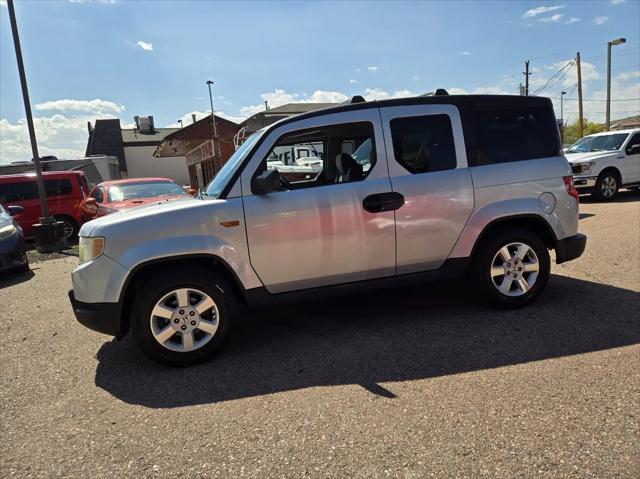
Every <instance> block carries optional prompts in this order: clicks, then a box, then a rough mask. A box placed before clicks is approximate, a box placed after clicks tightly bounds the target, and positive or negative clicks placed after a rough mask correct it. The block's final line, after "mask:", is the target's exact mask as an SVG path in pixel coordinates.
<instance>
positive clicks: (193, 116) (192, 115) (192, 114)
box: [191, 113, 196, 123]
mask: <svg viewBox="0 0 640 479" xmlns="http://www.w3.org/2000/svg"><path fill="white" fill-rule="evenodd" d="M195 122H196V114H195V113H191V123H195Z"/></svg>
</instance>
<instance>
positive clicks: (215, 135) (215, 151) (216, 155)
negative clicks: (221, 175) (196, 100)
mask: <svg viewBox="0 0 640 479" xmlns="http://www.w3.org/2000/svg"><path fill="white" fill-rule="evenodd" d="M211 85H213V82H212V81H211V80H208V81H207V86H208V87H209V103H210V104H211V123H213V130H212V131H213V176H216V173H217V171H216V159H218V158H219V154H220V148H218V132H217V129H216V116H215V114H214V113H213V95H212V94H211Z"/></svg>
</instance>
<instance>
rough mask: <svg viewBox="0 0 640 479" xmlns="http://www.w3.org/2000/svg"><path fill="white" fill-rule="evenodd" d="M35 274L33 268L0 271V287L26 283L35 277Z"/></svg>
mask: <svg viewBox="0 0 640 479" xmlns="http://www.w3.org/2000/svg"><path fill="white" fill-rule="evenodd" d="M34 276H35V274H34V273H33V271H31V270H27V271H20V272H16V271H2V272H0V289H2V288H6V287H8V286H14V285H16V284H20V283H24V282H25V281H29V280H30V279H31V278H33V277H34Z"/></svg>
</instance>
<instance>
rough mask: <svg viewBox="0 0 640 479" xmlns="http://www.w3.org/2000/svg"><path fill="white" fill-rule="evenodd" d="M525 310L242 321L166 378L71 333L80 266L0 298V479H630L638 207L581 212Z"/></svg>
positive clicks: (121, 352) (444, 297)
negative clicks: (216, 348)
mask: <svg viewBox="0 0 640 479" xmlns="http://www.w3.org/2000/svg"><path fill="white" fill-rule="evenodd" d="M581 212H582V214H581V221H580V225H581V231H582V232H584V233H586V234H587V235H588V236H589V243H588V246H587V251H586V252H585V255H584V256H583V257H582V258H581V259H579V260H577V261H575V262H572V263H569V264H566V265H561V266H557V265H554V268H553V272H554V275H553V276H552V278H551V280H550V283H549V287H548V289H547V291H546V293H545V294H544V295H543V296H542V298H540V300H539V301H538V302H537V303H536V304H535V305H534V306H532V307H529V308H527V309H525V310H519V311H508V312H496V311H489V310H486V309H483V308H482V307H481V306H478V305H476V304H475V303H473V302H471V301H468V300H465V298H462V297H460V295H459V291H460V290H459V289H458V288H459V287H458V285H452V286H448V287H442V286H441V287H435V286H433V285H424V286H422V287H419V288H413V289H410V290H404V291H388V292H383V293H376V294H372V295H362V296H352V297H348V298H342V299H340V300H336V301H324V302H321V303H307V304H301V305H295V306H291V307H287V308H278V309H269V310H262V311H255V312H252V313H250V314H247V315H245V316H246V317H245V318H243V321H242V323H241V325H240V327H239V328H238V329H237V330H236V334H235V335H234V336H233V338H232V340H231V342H230V344H229V346H228V347H227V348H226V349H225V350H224V352H223V353H222V354H221V355H220V356H219V357H217V358H216V359H215V360H214V361H212V362H210V363H208V364H204V365H200V366H197V367H193V368H189V369H167V368H163V367H160V366H158V365H156V364H154V363H152V362H150V361H149V360H147V359H146V358H145V357H144V356H143V355H142V354H141V353H139V352H138V351H137V349H136V348H135V345H134V344H133V342H132V341H131V339H130V338H128V337H127V338H125V339H124V340H123V341H121V342H114V341H111V340H110V338H108V337H106V336H103V335H100V334H98V333H94V332H92V331H90V330H88V329H85V328H84V327H82V326H80V325H79V324H78V323H76V321H75V319H74V318H73V315H72V312H71V309H70V306H69V304H68V299H67V295H66V292H67V289H68V288H69V287H70V277H69V273H70V271H71V270H72V269H73V268H74V265H75V264H76V262H77V259H76V258H73V257H64V258H59V259H53V260H51V261H44V262H40V263H37V264H34V265H33V275H24V276H21V277H19V278H14V279H7V278H5V279H4V280H3V281H2V282H0V288H2V289H0V314H1V316H2V334H1V335H0V364H1V388H0V400H1V404H2V408H1V412H0V431H1V432H0V434H1V438H2V443H3V444H4V448H3V452H2V454H1V455H0V477H3V478H6V477H81V478H87V477H259V478H262V477H285V476H287V477H291V476H296V477H299V476H310V477H327V476H331V477H362V478H364V477H406V478H412V477H431V476H433V477H470V478H471V477H473V478H477V477H509V478H511V477H527V478H529V477H549V478H556V477H580V478H584V477H595V478H603V477H629V478H637V477H639V476H640V459H639V458H640V372H639V370H640V368H639V366H640V345H639V344H640V321H639V318H640V259H639V256H638V251H639V248H640V195H639V194H637V193H629V192H627V193H624V194H623V195H621V197H620V199H619V200H618V201H616V202H615V203H612V204H597V203H589V202H585V203H583V205H582V207H581Z"/></svg>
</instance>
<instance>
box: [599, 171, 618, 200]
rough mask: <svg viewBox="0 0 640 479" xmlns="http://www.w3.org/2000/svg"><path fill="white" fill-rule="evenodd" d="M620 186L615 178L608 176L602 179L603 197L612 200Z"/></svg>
mask: <svg viewBox="0 0 640 479" xmlns="http://www.w3.org/2000/svg"><path fill="white" fill-rule="evenodd" d="M617 186H618V184H617V181H616V179H615V178H614V177H613V176H606V177H604V178H603V179H602V184H601V185H600V191H601V193H602V196H603V197H605V198H611V197H613V195H615V194H616V188H617Z"/></svg>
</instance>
